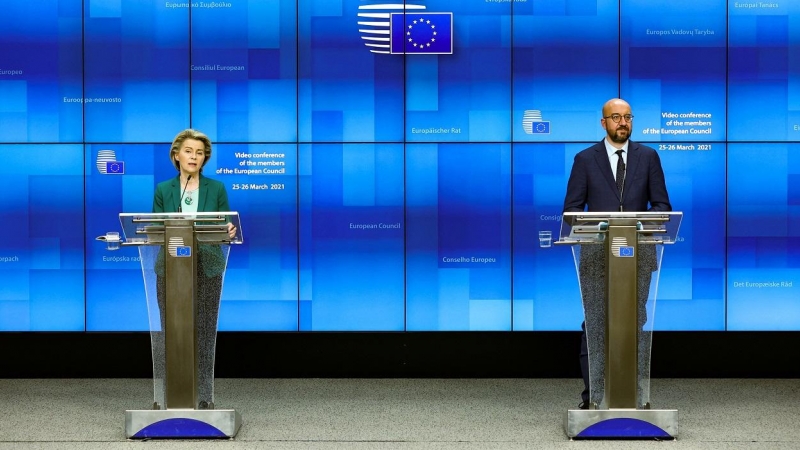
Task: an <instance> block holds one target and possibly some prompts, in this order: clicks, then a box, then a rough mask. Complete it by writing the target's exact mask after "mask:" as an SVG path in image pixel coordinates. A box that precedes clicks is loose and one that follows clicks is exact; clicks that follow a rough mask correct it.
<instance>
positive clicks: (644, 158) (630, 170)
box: [564, 98, 672, 409]
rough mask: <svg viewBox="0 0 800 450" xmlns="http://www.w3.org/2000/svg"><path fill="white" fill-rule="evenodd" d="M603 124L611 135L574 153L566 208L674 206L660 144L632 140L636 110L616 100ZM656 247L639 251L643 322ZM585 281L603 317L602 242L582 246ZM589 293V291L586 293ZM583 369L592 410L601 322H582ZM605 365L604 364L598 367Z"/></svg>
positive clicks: (593, 307) (587, 305)
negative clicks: (593, 353)
mask: <svg viewBox="0 0 800 450" xmlns="http://www.w3.org/2000/svg"><path fill="white" fill-rule="evenodd" d="M600 125H601V126H602V127H603V128H604V129H605V131H606V137H605V138H604V139H603V140H602V141H601V142H599V143H597V144H595V145H593V146H591V147H589V148H587V149H585V150H583V151H581V152H579V153H578V154H577V155H575V159H574V161H573V165H572V171H571V173H570V176H569V181H568V182H567V193H566V196H565V198H564V212H581V211H590V212H612V211H631V212H633V211H671V210H672V205H671V204H670V202H669V195H668V194H667V187H666V182H665V180H664V171H663V169H662V167H661V159H660V158H659V156H658V153H657V152H656V150H655V149H653V148H651V147H648V146H646V145H642V144H638V143H635V142H631V141H630V136H631V132H632V129H633V114H632V113H631V107H630V105H629V104H628V103H627V102H626V101H624V100H622V99H618V98H615V99H611V100H609V101H607V102H606V103H605V105H603V109H602V118H601V119H600ZM656 264H657V261H656V253H655V248H654V246H642V247H640V251H639V265H640V268H639V271H638V272H639V280H638V283H639V286H640V289H639V308H640V314H639V318H640V324H639V325H640V327H641V326H643V325H644V320H646V317H647V315H646V312H645V308H646V302H647V293H648V291H649V286H650V277H651V274H652V272H653V271H654V270H656V269H657V267H656ZM579 277H580V282H581V291H582V297H583V299H582V300H583V307H584V311H585V312H586V316H589V312H590V311H592V312H593V314H598V315H599V316H602V310H603V309H604V305H605V300H607V299H605V289H604V286H605V280H604V278H605V255H604V249H603V247H602V246H597V245H594V246H592V245H588V246H583V248H582V249H581V257H580V273H579ZM587 292H589V293H590V294H588V295H587ZM581 329H582V334H581V353H580V362H581V372H582V375H583V381H584V390H583V392H582V393H581V403H580V406H579V407H580V408H581V409H588V408H589V404H590V401H594V399H591V400H590V392H589V377H590V375H589V370H590V368H589V352H588V346H587V339H592V340H593V342H595V340H597V339H603V331H604V330H602V329H600V327H594V329H590V330H589V333H588V335H587V330H586V322H585V321H584V322H583V324H581ZM594 370H602V368H601V367H593V368H592V371H594Z"/></svg>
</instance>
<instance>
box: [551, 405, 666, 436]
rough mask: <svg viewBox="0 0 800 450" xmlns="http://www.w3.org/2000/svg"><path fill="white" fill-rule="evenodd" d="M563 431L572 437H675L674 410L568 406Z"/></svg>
mask: <svg viewBox="0 0 800 450" xmlns="http://www.w3.org/2000/svg"><path fill="white" fill-rule="evenodd" d="M564 430H565V431H566V433H567V436H568V437H570V438H573V439H675V437H676V436H677V435H678V410H676V409H661V410H659V409H571V410H569V411H567V415H566V416H565V418H564Z"/></svg>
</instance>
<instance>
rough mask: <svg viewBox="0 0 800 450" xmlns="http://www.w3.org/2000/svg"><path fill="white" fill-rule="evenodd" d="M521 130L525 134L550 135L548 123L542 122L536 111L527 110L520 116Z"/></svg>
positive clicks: (538, 112)
mask: <svg viewBox="0 0 800 450" xmlns="http://www.w3.org/2000/svg"><path fill="white" fill-rule="evenodd" d="M522 129H523V130H525V134H550V121H544V120H542V112H541V111H539V110H538V109H527V110H525V113H524V114H523V116H522Z"/></svg>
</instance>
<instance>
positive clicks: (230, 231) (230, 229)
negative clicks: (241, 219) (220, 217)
mask: <svg viewBox="0 0 800 450" xmlns="http://www.w3.org/2000/svg"><path fill="white" fill-rule="evenodd" d="M228 236H229V237H230V238H231V239H233V238H235V237H236V227H235V226H233V224H232V223H230V222H228Z"/></svg>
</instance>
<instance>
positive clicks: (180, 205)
mask: <svg viewBox="0 0 800 450" xmlns="http://www.w3.org/2000/svg"><path fill="white" fill-rule="evenodd" d="M191 179H192V176H191V175H189V176H188V177H186V184H184V185H183V192H181V196H180V197H178V212H183V205H182V203H183V194H185V193H186V188H188V187H189V180H191ZM620 211H621V210H620Z"/></svg>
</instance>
